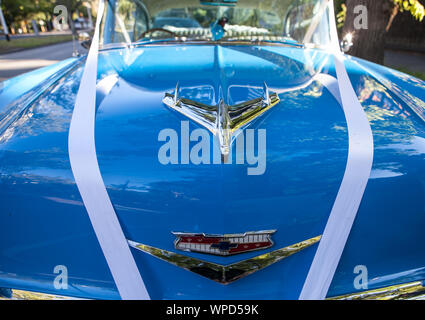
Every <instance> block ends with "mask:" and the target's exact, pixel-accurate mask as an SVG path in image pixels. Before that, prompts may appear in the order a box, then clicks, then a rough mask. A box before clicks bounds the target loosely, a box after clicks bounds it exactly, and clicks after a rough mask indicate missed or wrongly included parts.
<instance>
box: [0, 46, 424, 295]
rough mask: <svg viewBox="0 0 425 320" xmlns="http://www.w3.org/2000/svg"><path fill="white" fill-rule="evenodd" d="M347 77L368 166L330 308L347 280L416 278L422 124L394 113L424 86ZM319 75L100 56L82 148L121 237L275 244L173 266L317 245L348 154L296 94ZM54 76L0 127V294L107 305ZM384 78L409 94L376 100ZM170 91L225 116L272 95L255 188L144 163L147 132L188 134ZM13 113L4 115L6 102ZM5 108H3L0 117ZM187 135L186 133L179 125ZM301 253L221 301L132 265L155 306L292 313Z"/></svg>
mask: <svg viewBox="0 0 425 320" xmlns="http://www.w3.org/2000/svg"><path fill="white" fill-rule="evenodd" d="M322 65H323V67H321V66H322ZM347 68H348V73H349V75H350V77H351V80H352V82H353V85H354V88H355V89H356V91H357V93H358V96H359V99H360V102H361V103H362V105H363V107H364V108H365V111H366V113H367V115H368V117H369V120H370V122H371V126H372V129H373V134H374V142H375V159H374V165H373V171H372V175H371V179H370V181H369V184H368V187H367V189H366V192H365V196H364V199H363V201H362V204H361V207H360V210H359V213H358V216H357V219H356V221H355V224H354V227H353V230H352V232H351V234H350V238H349V241H348V243H347V246H346V248H345V250H344V254H343V257H342V259H341V262H340V265H339V267H338V270H337V273H336V275H335V277H334V281H333V283H332V287H331V289H330V292H329V295H330V296H332V295H337V294H343V293H349V292H354V291H356V289H355V288H354V287H353V280H354V277H355V276H356V274H354V273H353V269H354V267H355V266H356V265H366V266H367V267H368V270H369V277H370V279H373V280H372V281H371V282H370V284H369V287H370V288H375V287H382V286H386V285H390V284H396V283H402V282H407V281H413V280H423V279H424V278H425V277H424V270H425V269H424V267H425V255H424V254H423V253H424V252H425V247H424V246H425V245H424V244H423V242H422V241H421V237H420V236H421V233H420V232H421V231H422V230H423V228H424V226H425V214H424V213H425V212H424V211H425V205H424V202H425V200H424V199H425V195H424V186H425V173H424V172H425V171H424V170H423V169H424V164H425V157H424V154H425V124H424V122H423V120H422V119H421V118H420V117H419V116H418V115H417V114H416V113H414V112H413V111H412V109H411V108H410V107H409V103H415V105H417V106H419V107H420V108H423V109H424V110H425V108H424V107H423V106H424V101H425V83H424V82H422V81H420V80H417V79H414V78H412V77H410V76H407V75H404V74H401V73H398V72H394V71H392V70H389V69H386V68H383V67H378V66H376V65H373V64H370V63H366V62H364V61H361V60H358V59H354V58H353V59H351V60H350V61H348V62H347ZM319 69H321V71H322V72H323V73H329V74H330V75H334V74H335V71H334V67H333V61H332V58H330V57H329V56H328V55H327V53H325V52H322V51H319V50H304V49H301V48H292V47H279V46H235V45H233V46H230V45H226V46H216V45H158V46H140V47H138V48H133V49H131V50H126V49H116V50H104V51H102V52H101V54H100V56H99V70H98V79H99V80H100V79H103V78H105V77H106V76H109V75H116V76H117V77H118V81H117V84H116V85H115V86H114V87H113V88H112V90H111V91H110V92H109V94H107V95H105V96H104V97H103V100H102V101H101V103H100V105H99V106H98V111H97V119H96V133H95V134H96V148H97V154H98V160H99V165H100V170H101V172H102V176H103V178H104V181H105V184H106V186H107V189H108V193H109V195H110V197H111V200H112V203H113V205H114V207H115V209H116V212H117V215H118V217H119V219H120V222H121V224H122V226H123V229H124V232H125V234H126V236H127V237H128V238H129V239H131V240H134V241H137V242H141V243H144V244H148V245H151V246H154V247H158V248H162V249H165V250H169V251H175V249H174V246H173V241H174V238H175V237H174V236H173V235H172V234H171V231H181V232H205V233H213V234H223V233H240V232H245V231H258V230H269V229H277V230H278V231H277V232H276V234H274V235H273V240H274V242H275V246H274V247H272V248H269V249H267V250H263V251H257V252H248V253H244V254H241V255H237V256H230V257H219V256H207V255H204V254H200V253H184V254H185V255H187V256H192V257H196V258H200V259H204V260H207V261H211V262H216V263H220V264H229V263H232V262H235V261H240V260H243V259H246V258H249V257H253V256H256V255H258V254H261V253H265V252H270V251H272V250H274V249H277V248H281V247H285V246H287V245H290V244H293V243H296V242H299V241H302V240H305V239H308V238H311V237H314V236H317V235H320V234H321V233H322V232H323V229H324V226H325V224H326V220H327V217H328V215H329V213H330V210H331V207H332V205H333V202H334V200H335V197H336V194H337V191H338V188H339V185H340V183H341V180H342V176H343V172H344V169H345V165H346V160H347V152H348V139H347V128H346V122H345V119H344V113H343V112H342V110H341V107H340V106H339V105H338V103H337V102H336V101H335V100H334V98H333V97H332V95H331V94H330V93H329V92H328V91H327V90H326V89H325V88H323V87H322V86H321V85H320V84H319V83H318V82H311V83H310V82H309V80H310V79H311V76H312V74H313V73H314V72H317V71H318V70H319ZM52 70H53V69H52ZM54 72H56V73H55V74H56V75H60V77H59V78H60V79H57V81H55V82H54V84H52V85H50V86H49V87H48V88H45V89H44V93H43V94H41V95H40V96H37V98H36V100H34V101H32V102H31V103H28V104H26V105H25V106H24V107H23V110H22V111H21V112H20V113H19V114H18V115H16V116H15V117H14V119H13V121H12V122H8V123H7V125H3V123H4V122H3V121H4V120H0V128H1V129H0V190H1V193H0V221H1V223H0V235H1V236H0V240H1V241H0V287H13V288H19V289H27V290H36V291H41V292H50V293H56V294H68V295H73V296H80V297H88V298H109V299H114V298H118V294H117V292H116V289H115V286H114V284H113V281H112V277H111V275H110V274H109V271H108V269H107V266H106V263H105V259H104V257H103V256H102V252H101V250H100V248H99V245H98V243H97V240H96V237H95V235H94V232H93V230H92V228H91V225H90V221H89V219H88V217H87V213H86V211H85V209H84V206H83V203H82V200H81V198H80V195H79V193H78V190H77V188H76V186H75V183H74V180H73V176H72V172H71V169H70V165H69V159H68V153H67V137H68V128H69V121H70V118H71V114H72V110H73V105H74V102H75V95H76V92H77V90H78V85H79V79H80V77H81V73H82V67H81V65H76V66H75V68H73V69H69V70H68V71H67V72H63V71H62V72H61V71H59V70H56V71H54ZM372 74H373V75H372ZM377 75H379V76H380V77H382V79H381V80H380V81H381V82H379V81H378V80H377ZM21 79H25V77H22V78H21ZM385 79H387V80H388V81H389V83H391V84H392V85H393V86H397V87H398V88H405V89H406V91H407V93H409V94H404V95H403V96H402V97H401V96H400V94H396V93H395V92H396V90H395V89H394V87H387V86H385V85H383V83H385V81H384V80H385ZM41 80H42V79H41V75H40V81H41ZM177 82H179V85H180V88H181V89H180V96H183V97H185V98H190V99H193V100H198V101H200V102H203V103H205V104H210V105H213V104H216V103H217V101H218V100H219V99H220V98H221V97H222V98H224V99H225V101H226V102H227V103H229V104H235V103H238V102H242V101H246V100H248V99H252V98H254V97H257V96H258V95H260V94H261V92H262V91H261V90H262V86H263V83H264V82H266V83H267V85H268V86H269V87H270V90H271V91H275V92H278V93H279V97H280V99H281V102H280V103H279V104H278V105H277V106H276V107H274V108H273V109H272V110H270V111H269V112H268V113H266V114H265V115H264V116H262V117H260V118H259V119H258V120H257V121H255V122H253V123H252V124H251V125H250V126H249V128H252V129H266V130H267V168H266V172H265V174H264V175H261V176H248V175H247V168H248V167H250V166H249V165H248V164H245V165H237V164H235V163H234V161H233V164H226V165H225V164H217V165H193V164H188V165H184V164H178V165H167V166H166V165H161V164H160V163H159V161H158V150H159V148H160V147H161V145H162V144H163V142H159V141H158V134H159V132H160V131H161V130H162V129H164V128H170V129H174V130H176V131H177V132H180V130H181V123H182V121H187V118H184V117H183V116H181V115H180V114H177V113H175V112H172V111H171V110H169V109H168V108H167V107H165V105H164V104H163V103H162V98H163V96H164V93H165V92H173V90H174V88H175V86H176V83H177ZM303 84H305V86H304V87H302V88H299V89H297V90H293V91H291V92H286V91H287V90H288V89H290V88H294V87H298V86H302V85H303ZM3 94H4V91H3ZM3 94H0V99H2V98H1V97H2V96H3ZM23 94H25V93H24V92H22V93H21V95H23ZM14 99H17V100H16V101H18V102H19V96H16V97H15V98H14ZM408 99H410V100H408ZM0 101H1V100H0ZM421 103H422V105H421ZM18 105H19V103H18ZM18 105H13V104H12V105H10V104H9V106H8V107H7V108H6V109H7V110H6V111H5V113H4V114H5V115H8V114H9V113H8V112H10V110H16V109H17V108H18V109H19V106H18ZM21 107H22V106H21ZM2 119H4V118H2ZM189 127H190V131H193V130H194V129H196V128H198V126H197V125H196V124H195V123H193V122H190V123H189ZM210 138H211V141H212V136H211V135H210ZM194 144H195V142H191V145H194ZM233 151H234V152H236V151H235V146H234V145H233ZM234 156H235V155H234ZM315 250H316V246H313V247H311V248H308V249H307V250H304V251H302V252H300V253H298V254H296V255H293V256H291V257H289V258H287V259H285V260H283V261H281V262H279V263H276V264H274V265H272V266H270V267H268V268H266V269H264V270H261V271H259V272H257V273H254V274H252V275H249V276H247V277H246V278H243V279H241V280H238V281H236V282H234V283H232V284H230V285H227V286H223V285H221V284H218V283H215V282H213V281H210V280H207V279H205V278H202V277H200V276H198V275H196V274H193V273H190V272H188V271H185V270H183V269H180V268H177V267H175V266H172V265H170V264H167V263H166V262H163V261H161V260H158V259H156V258H154V257H151V256H149V255H146V254H144V253H142V252H140V251H133V254H134V257H135V259H136V262H137V264H138V265H139V267H140V271H141V274H142V276H143V278H144V281H145V283H146V285H147V287H148V290H149V292H150V294H151V296H152V298H154V299H189V298H196V299H214V298H220V299H285V298H286V299H295V298H297V297H298V294H299V292H300V290H301V287H302V285H303V281H304V279H305V277H306V275H307V272H308V269H309V266H310V264H311V261H312V259H313V256H314V253H315ZM56 265H65V266H67V268H68V274H69V277H70V286H69V288H68V289H67V290H57V289H55V288H54V286H53V280H54V278H55V276H56V274H54V273H53V269H54V267H55V266H56Z"/></svg>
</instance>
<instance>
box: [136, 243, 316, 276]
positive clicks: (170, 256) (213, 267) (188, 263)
mask: <svg viewBox="0 0 425 320" xmlns="http://www.w3.org/2000/svg"><path fill="white" fill-rule="evenodd" d="M320 238H321V236H318V237H314V238H311V239H308V240H305V241H302V242H299V243H296V244H293V245H291V246H288V247H285V248H282V249H278V250H275V251H272V252H269V253H265V254H262V255H260V256H257V257H254V258H250V259H247V260H243V261H240V262H236V263H233V264H229V265H220V264H216V263H211V262H207V261H204V260H200V259H196V258H193V257H188V256H184V255H181V254H177V253H174V252H171V251H167V250H162V249H158V248H154V247H151V246H148V245H145V244H142V243H137V242H134V241H130V240H129V241H128V243H129V245H130V246H131V247H133V248H135V249H138V250H140V251H143V252H145V253H148V254H150V255H152V256H154V257H156V258H158V259H161V260H163V261H166V262H168V263H171V264H173V265H175V266H177V267H180V268H183V269H185V270H188V271H191V272H194V273H196V274H198V275H200V276H203V277H205V278H208V279H210V280H213V281H216V282H219V283H221V284H229V283H231V282H234V281H236V280H238V279H241V278H243V277H246V276H247V275H250V274H252V273H254V272H257V271H259V270H261V269H264V268H266V267H268V266H270V265H272V264H274V263H276V262H279V261H280V260H282V259H285V258H287V257H289V256H291V255H293V254H295V253H297V252H299V251H301V250H304V249H306V248H308V247H310V246H312V245H313V244H315V243H317V242H319V241H320Z"/></svg>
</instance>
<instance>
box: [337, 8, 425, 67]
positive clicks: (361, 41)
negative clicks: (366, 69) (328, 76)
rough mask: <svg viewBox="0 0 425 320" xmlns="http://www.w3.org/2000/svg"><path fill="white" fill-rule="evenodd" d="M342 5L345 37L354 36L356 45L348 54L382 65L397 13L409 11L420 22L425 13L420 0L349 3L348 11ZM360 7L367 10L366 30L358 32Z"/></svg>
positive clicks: (362, 29) (341, 15) (361, 29)
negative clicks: (388, 33)
mask: <svg viewBox="0 0 425 320" xmlns="http://www.w3.org/2000/svg"><path fill="white" fill-rule="evenodd" d="M422 1H423V0H422ZM339 2H342V1H339ZM341 5H344V4H343V3H342V4H340V8H341V9H342V11H346V13H345V24H344V27H343V31H342V34H343V35H345V34H348V33H351V34H352V35H353V43H354V45H353V47H352V48H351V49H350V51H349V54H351V55H354V56H356V57H359V58H363V59H367V60H370V61H373V62H376V63H380V64H382V63H383V62H384V48H385V34H386V32H388V31H389V30H390V28H391V25H392V23H393V21H394V18H395V17H396V16H397V14H398V12H400V11H409V12H410V13H411V14H412V16H413V17H414V18H416V19H418V20H420V21H422V20H423V18H424V16H425V9H424V7H423V5H422V4H421V3H420V1H419V0H346V1H345V6H346V8H345V10H344V8H343V7H341ZM358 6H364V7H363V8H367V28H360V29H356V28H355V22H356V21H357V22H358V20H359V8H361V7H358ZM356 8H357V9H356ZM341 17H342V18H344V13H342V14H340V18H341Z"/></svg>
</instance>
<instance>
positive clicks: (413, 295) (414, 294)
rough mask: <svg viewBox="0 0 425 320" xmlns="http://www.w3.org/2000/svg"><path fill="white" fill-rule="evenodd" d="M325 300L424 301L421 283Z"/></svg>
mask: <svg viewBox="0 0 425 320" xmlns="http://www.w3.org/2000/svg"><path fill="white" fill-rule="evenodd" d="M327 300H425V286H424V283H423V282H421V281H416V282H410V283H404V284H400V285H394V286H390V287H385V288H380V289H373V290H368V291H363V292H357V293H351V294H346V295H342V296H338V297H332V298H328V299H327Z"/></svg>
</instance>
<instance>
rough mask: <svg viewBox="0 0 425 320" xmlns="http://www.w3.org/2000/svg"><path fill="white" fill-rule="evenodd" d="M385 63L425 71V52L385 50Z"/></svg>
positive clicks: (393, 66)
mask: <svg viewBox="0 0 425 320" xmlns="http://www.w3.org/2000/svg"><path fill="white" fill-rule="evenodd" d="M385 65H386V66H389V67H392V68H400V67H401V68H404V69H406V70H409V71H411V72H421V73H425V54H424V53H415V52H406V51H395V50H387V51H385Z"/></svg>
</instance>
